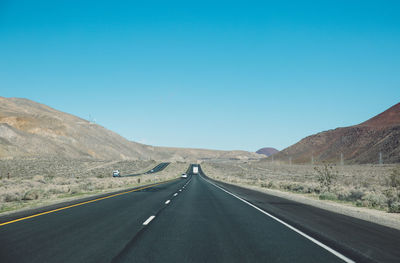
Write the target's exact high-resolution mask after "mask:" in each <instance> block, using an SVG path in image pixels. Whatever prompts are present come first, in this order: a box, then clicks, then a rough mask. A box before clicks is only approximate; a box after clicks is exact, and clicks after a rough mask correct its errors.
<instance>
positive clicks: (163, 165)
mask: <svg viewBox="0 0 400 263" xmlns="http://www.w3.org/2000/svg"><path fill="white" fill-rule="evenodd" d="M169 164H170V163H159V164H157V165H156V166H155V167H154V168H153V169H150V170H148V171H147V172H144V173H138V174H127V175H122V176H121V177H128V176H139V175H144V174H153V173H158V172H161V171H162V170H164V169H165V168H167V166H168V165H169Z"/></svg>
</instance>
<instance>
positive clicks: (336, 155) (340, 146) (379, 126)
mask: <svg viewBox="0 0 400 263" xmlns="http://www.w3.org/2000/svg"><path fill="white" fill-rule="evenodd" d="M380 153H382V158H383V162H384V163H398V162H400V103H398V104H396V105H394V106H393V107H391V108H390V109H388V110H386V111H384V112H382V113H381V114H379V115H377V116H375V117H373V118H371V119H369V120H367V121H366V122H363V123H361V124H359V125H355V126H350V127H344V128H337V129H334V130H329V131H324V132H321V133H317V134H315V135H311V136H308V137H306V138H304V139H302V140H301V141H300V142H298V143H296V144H294V145H292V146H290V147H288V148H286V149H284V150H282V151H281V152H280V153H278V154H276V155H274V158H275V159H281V160H287V159H288V158H289V157H291V158H292V161H293V162H295V163H307V162H310V161H311V158H312V157H313V158H314V160H316V161H328V162H339V161H340V155H341V154H343V159H344V162H345V163H378V162H379V155H380Z"/></svg>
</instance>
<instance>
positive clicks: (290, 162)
mask: <svg viewBox="0 0 400 263" xmlns="http://www.w3.org/2000/svg"><path fill="white" fill-rule="evenodd" d="M289 165H292V157H289Z"/></svg>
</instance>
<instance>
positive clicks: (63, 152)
mask: <svg viewBox="0 0 400 263" xmlns="http://www.w3.org/2000/svg"><path fill="white" fill-rule="evenodd" d="M54 156H56V157H63V158H91V159H107V160H118V159H154V160H169V161H195V160H202V159H259V158H260V157H261V156H260V155H258V154H255V153H250V152H245V151H216V150H205V149H185V148H167V147H154V146H150V145H144V144H140V143H136V142H132V141H128V140H126V139H125V138H123V137H122V136H120V135H118V134H116V133H115V132H112V131H110V130H108V129H106V128H104V127H102V126H100V125H97V124H94V123H91V122H89V121H87V120H84V119H81V118H78V117H76V116H73V115H71V114H68V113H64V112H60V111H57V110H55V109H53V108H50V107H48V106H46V105H43V104H40V103H36V102H33V101H31V100H28V99H20V98H4V97H0V158H10V157H54Z"/></svg>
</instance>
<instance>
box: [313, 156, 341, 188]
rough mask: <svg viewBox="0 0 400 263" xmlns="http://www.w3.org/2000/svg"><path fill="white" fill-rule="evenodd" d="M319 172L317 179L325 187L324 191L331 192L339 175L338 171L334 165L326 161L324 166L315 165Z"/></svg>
mask: <svg viewBox="0 0 400 263" xmlns="http://www.w3.org/2000/svg"><path fill="white" fill-rule="evenodd" d="M314 170H315V171H316V172H317V180H318V182H319V184H320V186H321V189H323V190H324V191H323V192H325V191H326V192H330V191H331V188H332V186H333V185H334V183H335V181H336V179H337V177H338V171H337V170H335V169H334V167H333V165H331V164H328V163H324V164H323V166H322V167H318V166H316V167H314Z"/></svg>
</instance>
